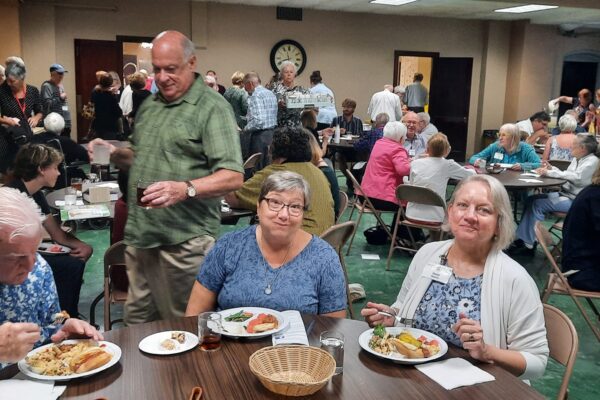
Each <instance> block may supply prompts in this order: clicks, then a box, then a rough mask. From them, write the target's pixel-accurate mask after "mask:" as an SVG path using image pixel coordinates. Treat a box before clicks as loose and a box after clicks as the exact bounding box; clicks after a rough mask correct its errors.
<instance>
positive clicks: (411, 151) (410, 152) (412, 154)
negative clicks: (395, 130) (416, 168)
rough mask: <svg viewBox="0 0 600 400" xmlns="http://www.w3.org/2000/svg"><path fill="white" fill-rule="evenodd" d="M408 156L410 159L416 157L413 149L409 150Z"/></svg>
mask: <svg viewBox="0 0 600 400" xmlns="http://www.w3.org/2000/svg"><path fill="white" fill-rule="evenodd" d="M408 155H409V156H410V157H414V156H415V151H414V150H413V149H410V150H408Z"/></svg>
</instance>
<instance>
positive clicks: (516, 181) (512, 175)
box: [477, 168, 567, 190]
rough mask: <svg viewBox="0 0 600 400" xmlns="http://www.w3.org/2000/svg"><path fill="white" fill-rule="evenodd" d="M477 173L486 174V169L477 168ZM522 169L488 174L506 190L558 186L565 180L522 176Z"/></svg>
mask: <svg viewBox="0 0 600 400" xmlns="http://www.w3.org/2000/svg"><path fill="white" fill-rule="evenodd" d="M477 173H479V174H488V172H487V171H484V170H482V169H479V168H477ZM523 173H524V172H523V171H512V170H509V169H507V170H505V171H502V172H500V173H499V174H489V175H490V176H493V177H494V178H496V179H498V180H499V181H500V182H501V183H502V184H503V185H504V187H505V188H506V190H526V189H535V188H547V187H560V186H562V185H563V184H564V183H565V182H566V181H567V180H566V179H562V178H549V177H547V176H540V177H539V178H536V177H533V176H527V175H525V176H522V175H521V174H523ZM521 179H535V180H537V181H539V182H525V181H522V180H521Z"/></svg>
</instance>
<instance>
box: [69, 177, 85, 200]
mask: <svg viewBox="0 0 600 400" xmlns="http://www.w3.org/2000/svg"><path fill="white" fill-rule="evenodd" d="M71 187H72V188H73V189H75V190H76V191H77V195H78V196H79V195H80V193H81V191H82V190H83V179H81V178H71Z"/></svg>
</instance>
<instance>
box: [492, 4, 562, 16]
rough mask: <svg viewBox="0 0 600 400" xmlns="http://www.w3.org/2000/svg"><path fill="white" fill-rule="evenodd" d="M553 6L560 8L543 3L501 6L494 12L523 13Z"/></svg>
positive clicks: (548, 8)
mask: <svg viewBox="0 0 600 400" xmlns="http://www.w3.org/2000/svg"><path fill="white" fill-rule="evenodd" d="M552 8H558V6H545V5H542V4H528V5H526V6H519V7H509V8H501V9H498V10H494V12H503V13H513V14H521V13H528V12H533V11H541V10H550V9H552Z"/></svg>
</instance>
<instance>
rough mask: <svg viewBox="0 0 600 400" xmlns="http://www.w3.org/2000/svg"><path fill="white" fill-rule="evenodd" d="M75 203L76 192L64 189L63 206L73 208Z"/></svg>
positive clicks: (69, 188)
mask: <svg viewBox="0 0 600 400" xmlns="http://www.w3.org/2000/svg"><path fill="white" fill-rule="evenodd" d="M75 203H77V191H76V190H75V189H74V188H72V187H68V188H65V206H74V205H75Z"/></svg>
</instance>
